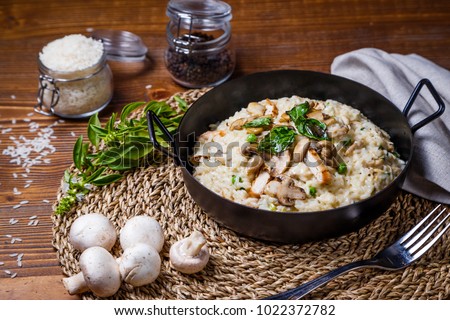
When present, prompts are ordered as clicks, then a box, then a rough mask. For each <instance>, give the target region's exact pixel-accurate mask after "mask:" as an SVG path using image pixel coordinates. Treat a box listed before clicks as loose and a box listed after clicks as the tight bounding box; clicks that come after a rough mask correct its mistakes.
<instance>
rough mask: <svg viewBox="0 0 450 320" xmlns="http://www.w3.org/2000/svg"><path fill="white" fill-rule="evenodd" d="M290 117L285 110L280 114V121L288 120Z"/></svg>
mask: <svg viewBox="0 0 450 320" xmlns="http://www.w3.org/2000/svg"><path fill="white" fill-rule="evenodd" d="M290 120H291V117H290V116H289V115H288V114H287V113H286V112H285V113H283V114H282V115H281V116H280V120H279V121H280V122H289V121H290Z"/></svg>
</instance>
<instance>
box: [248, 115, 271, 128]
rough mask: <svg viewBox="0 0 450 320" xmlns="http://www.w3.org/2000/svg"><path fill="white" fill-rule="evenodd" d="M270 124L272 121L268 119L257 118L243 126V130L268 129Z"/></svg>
mask: <svg viewBox="0 0 450 320" xmlns="http://www.w3.org/2000/svg"><path fill="white" fill-rule="evenodd" d="M271 123H272V119H271V118H269V117H263V118H257V119H255V120H252V121H250V122H247V123H246V124H244V125H243V127H244V128H259V127H268V126H270V125H271Z"/></svg>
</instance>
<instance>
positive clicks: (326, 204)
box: [190, 96, 405, 211]
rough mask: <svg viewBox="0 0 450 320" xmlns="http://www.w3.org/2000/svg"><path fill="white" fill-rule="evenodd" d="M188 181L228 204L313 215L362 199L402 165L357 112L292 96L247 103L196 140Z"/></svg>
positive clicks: (381, 135) (383, 138)
mask: <svg viewBox="0 0 450 320" xmlns="http://www.w3.org/2000/svg"><path fill="white" fill-rule="evenodd" d="M190 160H191V162H192V164H193V165H194V177H195V178H196V179H198V181H200V182H201V183H202V184H203V185H204V186H206V187H207V188H209V189H211V190H213V191H214V192H216V193H217V194H219V195H221V196H222V197H224V198H227V199H230V200H232V201H235V202H238V203H241V204H244V205H247V206H251V207H255V208H259V209H266V210H273V211H318V210H326V209H332V208H336V207H341V206H344V205H349V204H352V203H354V202H357V201H360V200H363V199H366V198H368V197H370V196H372V195H374V194H375V193H376V192H378V191H380V190H381V189H383V188H384V187H386V186H387V185H388V184H389V183H390V182H391V181H392V180H394V178H395V177H396V176H397V175H398V174H399V173H400V172H401V170H402V169H403V167H404V165H405V163H404V161H403V160H401V159H400V158H399V155H398V154H397V153H396V152H395V148H394V145H393V143H392V142H391V141H390V137H389V135H388V134H387V133H386V132H385V131H383V130H382V129H380V128H379V127H377V126H376V125H375V124H373V123H372V122H371V121H369V120H368V119H367V118H366V117H365V116H364V115H363V114H362V113H361V112H360V111H359V110H357V109H354V108H352V107H350V106H348V105H345V104H342V103H339V102H337V101H333V100H326V101H319V100H312V99H308V98H301V97H298V96H292V97H285V98H280V99H266V100H263V101H259V102H251V103H250V104H249V105H248V106H247V107H245V108H243V109H241V110H240V111H238V112H236V113H235V114H234V115H233V116H232V117H230V118H228V119H226V120H224V121H222V122H221V123H219V124H214V125H211V130H210V131H207V132H205V133H203V134H201V135H200V136H199V138H198V143H197V144H196V147H195V150H194V154H193V156H192V157H191V159H190Z"/></svg>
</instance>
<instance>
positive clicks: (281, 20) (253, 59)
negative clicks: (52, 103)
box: [0, 0, 450, 299]
mask: <svg viewBox="0 0 450 320" xmlns="http://www.w3.org/2000/svg"><path fill="white" fill-rule="evenodd" d="M228 2H229V3H230V4H231V6H232V8H233V20H232V27H233V41H234V45H235V48H236V52H237V67H236V71H235V73H234V76H233V77H238V76H240V75H244V74H248V73H252V72H256V71H266V70H272V69H309V70H315V71H322V72H329V68H330V64H331V62H332V61H333V58H334V57H336V56H337V55H339V54H342V53H345V52H348V51H351V50H355V49H358V48H363V47H376V48H380V49H383V50H385V51H388V52H396V53H402V54H408V53H417V54H419V55H422V56H424V57H426V58H428V59H430V60H432V61H434V62H435V63H437V64H439V65H441V66H442V67H444V68H447V69H450V49H449V48H450V2H449V1H447V0H437V1H425V0H399V1H391V0H378V1H371V0H360V1H357V0H352V1H351V0H343V1H335V0H333V1H332V0H303V1H279V0H247V1H238V0H230V1H228ZM165 8H166V1H155V0H153V1H148V0H146V1H132V0H127V1H114V2H111V1H100V0H94V1H88V2H86V1H80V0H72V1H70V2H69V1H67V2H61V1H53V0H48V1H45V2H42V1H37V0H34V1H30V0H28V1H26V0H14V1H13V0H3V1H2V2H1V3H0V125H1V126H2V127H0V140H1V142H0V150H1V151H2V152H0V164H1V170H0V183H1V185H0V261H1V262H3V263H4V265H1V266H0V299H68V298H77V297H71V296H69V295H68V294H67V293H66V291H65V289H64V288H63V286H62V284H61V279H62V277H63V275H62V272H61V269H60V267H59V265H58V260H57V258H56V254H55V251H54V249H53V247H52V221H51V215H52V202H53V201H54V200H55V194H56V191H57V189H58V187H59V183H60V178H61V176H62V174H63V172H64V170H65V168H67V167H68V166H70V164H71V161H72V160H71V159H72V156H71V154H72V146H73V143H74V141H75V139H76V138H75V137H74V136H78V135H80V134H85V130H86V121H87V120H82V121H69V120H65V122H58V118H54V117H45V116H41V115H38V114H36V113H35V114H32V115H31V114H30V113H31V112H33V105H34V104H35V102H36V91H37V83H38V71H37V60H36V59H37V54H38V52H39V51H40V49H41V48H42V47H43V46H44V45H45V44H47V43H48V42H49V41H52V40H54V39H57V38H60V37H62V36H64V35H67V34H74V33H82V34H87V30H89V28H100V29H120V30H128V31H131V32H133V33H136V34H138V35H139V36H141V37H142V39H143V41H144V43H145V44H146V45H147V46H148V48H149V59H148V60H146V61H145V62H136V63H119V62H111V63H110V66H111V68H112V70H113V73H114V86H115V93H114V98H113V100H112V102H111V105H110V107H109V108H107V110H106V111H104V112H102V113H101V118H102V119H103V120H104V119H105V118H106V117H108V116H109V115H110V114H111V112H112V111H119V110H120V108H121V106H123V105H124V104H126V103H129V102H132V101H139V100H143V99H145V98H146V96H145V93H146V89H145V87H146V86H147V85H149V84H151V85H152V86H153V87H154V88H165V89H167V90H168V91H169V92H176V91H179V90H183V88H181V87H179V86H177V85H175V84H174V83H173V82H172V80H171V79H170V76H169V74H168V72H167V71H166V69H165V66H164V62H163V51H164V49H165V47H166V38H165V26H166V23H167V22H168V18H167V17H166V15H165ZM31 122H36V123H38V124H39V126H40V128H43V127H47V126H49V125H51V124H54V123H55V122H56V125H55V126H54V127H52V129H53V130H54V132H53V134H52V136H53V137H52V138H50V141H51V145H53V147H54V148H55V149H56V151H55V152H54V153H51V154H49V155H48V156H45V157H44V159H47V160H45V161H46V162H47V163H44V162H43V163H41V164H35V165H33V166H32V167H30V168H29V170H28V171H29V172H27V171H26V170H25V169H24V168H22V166H21V165H18V164H16V163H10V160H11V159H12V158H11V157H10V156H8V155H3V154H2V153H3V150H5V149H6V148H7V147H8V146H12V145H13V144H14V142H13V140H12V139H13V138H15V139H19V138H20V136H22V135H23V136H24V137H25V138H26V139H30V140H31V139H36V138H37V132H38V131H36V132H30V130H29V129H30V127H29V124H30V123H31ZM9 128H10V129H11V131H10V130H9ZM22 141H23V140H22ZM34 156H36V155H34ZM14 188H16V189H14ZM22 201H29V202H28V203H25V202H23V204H22V205H21V206H20V207H19V208H16V209H14V207H15V206H16V205H18V204H20V202H22ZM33 216H36V217H35V218H34V217H33ZM30 217H31V218H32V219H30ZM11 219H12V220H11ZM16 220H17V222H16V223H15V224H12V223H14V222H15V221H16ZM29 221H38V224H37V225H28V224H29ZM17 238H19V239H17ZM20 240H21V241H20ZM12 242H14V243H12ZM21 253H23V257H22V267H19V266H18V263H17V256H10V255H14V254H19V255H20V254H21ZM5 270H9V271H11V274H7V273H6V272H5ZM15 273H17V275H16V276H15V277H14V278H11V275H13V274H15Z"/></svg>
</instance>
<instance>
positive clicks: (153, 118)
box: [147, 111, 179, 164]
mask: <svg viewBox="0 0 450 320" xmlns="http://www.w3.org/2000/svg"><path fill="white" fill-rule="evenodd" d="M155 124H156V126H157V127H158V128H159V129H161V131H162V133H163V134H164V136H165V137H166V138H167V140H168V141H169V143H170V146H171V147H172V150H173V151H172V150H171V149H169V148H166V147H163V146H162V145H161V144H160V143H159V142H158V140H157V139H156V132H155ZM147 126H148V133H149V135H150V142H151V143H152V144H153V146H154V147H155V149H157V150H159V151H161V152H162V153H164V154H165V155H167V156H169V157H171V158H173V159H174V160H175V163H176V164H179V160H178V154H177V148H176V142H175V139H174V137H173V136H172V135H171V134H170V132H169V130H167V128H166V127H165V126H164V124H163V123H162V122H161V120H160V119H159V118H158V116H157V115H156V114H155V113H154V112H153V111H148V112H147Z"/></svg>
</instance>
